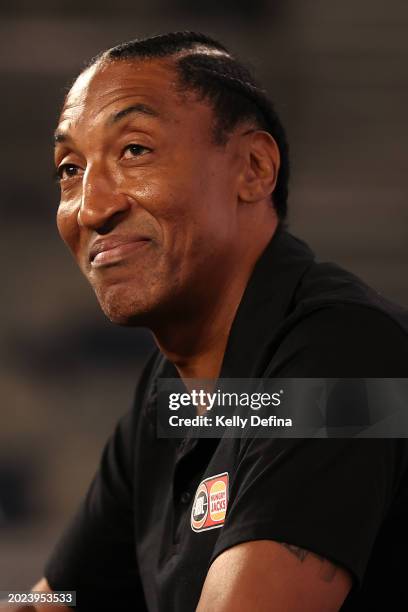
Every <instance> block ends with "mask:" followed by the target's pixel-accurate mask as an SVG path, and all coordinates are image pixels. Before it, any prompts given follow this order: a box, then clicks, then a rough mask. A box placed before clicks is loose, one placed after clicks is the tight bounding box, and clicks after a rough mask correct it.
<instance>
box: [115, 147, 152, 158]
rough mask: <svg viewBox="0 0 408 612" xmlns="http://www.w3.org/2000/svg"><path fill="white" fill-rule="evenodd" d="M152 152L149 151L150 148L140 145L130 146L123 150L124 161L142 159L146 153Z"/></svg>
mask: <svg viewBox="0 0 408 612" xmlns="http://www.w3.org/2000/svg"><path fill="white" fill-rule="evenodd" d="M150 152H151V149H149V148H148V147H144V146H143V145H140V144H130V145H127V147H125V148H124V149H123V154H122V157H123V158H124V159H132V158H134V157H140V156H141V155H145V154H146V153H150Z"/></svg>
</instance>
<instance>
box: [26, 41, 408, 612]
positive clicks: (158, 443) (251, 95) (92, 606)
mask: <svg viewBox="0 0 408 612" xmlns="http://www.w3.org/2000/svg"><path fill="white" fill-rule="evenodd" d="M55 162H56V167H57V174H58V177H59V181H60V185H61V203H60V206H59V210H58V219H57V222H58V228H59V232H60V234H61V236H62V238H63V239H64V240H65V242H66V243H67V245H68V246H69V248H70V249H71V251H72V253H73V255H74V257H75V258H76V260H77V262H78V264H79V266H80V268H81V270H82V272H83V273H84V274H85V276H86V277H87V278H88V280H89V281H90V283H91V285H92V287H93V289H94V290H95V293H96V296H97V298H98V300H99V303H100V305H101V307H102V309H103V311H104V312H105V314H106V315H107V316H108V317H109V319H110V320H111V321H113V322H114V323H118V324H120V325H143V326H146V327H148V328H150V329H151V331H152V333H153V335H154V339H155V341H156V344H157V347H158V349H157V351H156V352H155V353H154V355H153V356H152V357H151V358H150V360H149V362H148V364H147V365H146V368H145V369H144V372H143V374H142V375H141V378H140V380H139V383H138V386H137V392H136V397H135V403H134V409H133V410H132V412H131V413H129V414H128V415H126V416H125V417H124V418H123V419H122V420H121V421H120V423H119V425H118V426H117V428H116V430H115V433H114V434H113V436H112V438H111V439H110V441H109V442H108V444H107V446H106V448H105V451H104V454H103V457H102V461H101V464H100V468H99V470H98V473H97V475H96V476H95V479H94V481H93V483H92V485H91V487H90V489H89V492H88V494H87V496H86V499H85V500H84V502H83V504H82V505H81V507H80V509H79V511H78V514H77V516H76V517H75V519H74V521H73V522H72V524H71V526H70V527H69V528H68V530H67V531H66V533H65V534H64V536H63V537H62V539H61V541H60V542H59V544H58V545H57V547H56V549H55V550H54V552H53V555H52V556H51V558H50V560H49V561H48V564H47V567H46V570H45V578H44V579H43V580H42V581H40V583H39V584H38V585H37V586H36V587H35V588H37V589H40V590H41V589H42V590H54V591H56V590H76V591H77V602H78V609H79V610H99V609H107V608H109V607H110V609H112V610H149V611H152V612H153V611H160V612H162V611H163V612H166V611H178V612H179V611H181V612H184V611H190V610H194V609H198V610H199V612H204V611H214V612H232V611H234V612H240V611H244V610H245V611H247V610H257V611H260V612H263V611H266V610H268V611H269V610H274V611H283V610H284V611H285V612H289V611H290V612H295V611H300V610H301V611H304V610H310V611H334V610H339V609H342V610H366V609H369V610H374V609H382V610H383V609H392V610H393V611H395V610H405V609H407V605H408V594H407V592H406V588H405V561H404V556H403V555H402V554H401V555H400V554H399V551H398V549H401V550H404V543H405V542H406V540H407V529H406V525H405V523H406V522H405V518H404V517H405V515H406V511H407V503H408V501H407V500H406V497H407V494H408V487H407V483H406V479H407V471H406V468H407V461H408V452H407V445H406V442H405V441H404V440H403V439H401V440H395V439H371V440H357V439H303V440H302V439H286V440H285V439H278V438H276V439H259V438H257V437H255V438H248V439H244V440H242V439H241V440H237V439H224V438H222V439H221V440H208V439H207V440H206V439H199V440H197V439H194V438H187V439H186V440H184V441H182V442H181V443H179V442H178V441H177V440H171V439H158V438H157V437H156V433H155V411H156V394H157V384H158V378H159V377H173V378H177V377H179V378H180V379H181V381H186V380H187V379H189V378H196V379H200V378H201V379H203V378H206V379H217V378H218V377H221V378H226V377H229V378H237V377H246V378H249V377H257V378H262V377H264V376H268V377H338V376H341V377H351V378H352V377H360V376H365V377H405V376H406V371H407V366H406V364H407V363H408V338H407V333H406V330H405V329H404V324H403V317H404V315H403V313H401V312H400V311H399V310H398V309H397V308H396V307H393V306H392V305H390V304H388V303H387V304H386V303H385V301H383V300H381V298H380V297H379V296H378V295H377V294H375V292H373V291H371V290H370V289H369V288H368V287H366V286H365V285H364V284H363V283H362V282H361V281H359V280H358V279H356V278H355V277H354V276H353V275H351V274H348V273H347V272H345V271H343V270H341V269H340V268H338V267H336V266H334V265H330V264H318V263H316V262H315V260H314V256H313V253H312V252H311V251H310V249H308V247H307V246H306V245H305V244H304V243H302V242H300V241H298V240H297V239H295V238H293V237H292V236H291V235H290V234H288V233H287V231H286V230H285V227H284V219H285V214H286V197H287V179H288V158H287V146H286V141H285V136H284V131H283V129H282V126H281V124H280V122H279V119H278V117H277V116H276V114H275V112H274V109H273V107H272V106H271V104H270V103H269V102H268V100H267V99H266V97H265V94H264V93H263V92H262V90H261V89H259V87H258V86H257V85H256V83H255V82H254V81H253V79H252V77H251V75H250V74H249V73H248V72H247V71H246V70H245V69H244V68H243V67H242V66H241V64H240V63H239V62H238V61H237V60H236V59H235V58H234V57H233V56H232V55H231V54H230V53H229V52H228V51H227V50H226V49H225V47H223V46H222V45H220V44H219V43H217V42H215V41H213V40H211V39H210V38H208V37H206V36H203V35H201V34H200V35H198V34H194V33H188V32H187V33H173V34H168V35H163V36H159V37H156V38H152V39H147V40H144V41H133V42H130V43H126V44H124V45H120V46H119V47H116V48H114V49H111V50H108V51H106V52H104V53H103V54H101V55H100V56H98V57H97V58H96V60H94V61H93V62H92V64H91V65H90V66H89V67H88V68H87V69H86V70H85V71H84V72H83V73H82V74H81V75H80V76H79V77H78V79H77V80H76V81H75V83H74V85H73V87H72V88H71V90H70V92H69V93H68V95H67V98H66V100H65V104H64V107H63V110H62V113H61V116H60V119H59V123H58V127H57V131H56V150H55ZM214 482H216V483H217V486H219V487H221V489H222V491H223V492H224V493H223V495H224V499H225V500H226V501H227V502H228V505H227V508H226V513H225V512H224V513H223V514H222V513H221V514H222V517H221V519H220V518H219V519H217V520H218V523H217V522H216V521H213V523H206V522H205V521H204V522H203V521H202V520H201V518H202V516H204V514H203V513H205V512H207V510H206V508H207V505H208V490H209V487H212V486H213V484H214ZM218 483H221V484H218ZM221 489H220V490H221ZM200 513H201V514H200ZM37 609H38V610H40V609H41V607H37ZM47 609H49V608H47Z"/></svg>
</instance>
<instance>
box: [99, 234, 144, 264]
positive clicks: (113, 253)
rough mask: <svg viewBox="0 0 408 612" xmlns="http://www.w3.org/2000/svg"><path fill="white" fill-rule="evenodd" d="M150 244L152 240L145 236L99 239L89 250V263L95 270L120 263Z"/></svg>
mask: <svg viewBox="0 0 408 612" xmlns="http://www.w3.org/2000/svg"><path fill="white" fill-rule="evenodd" d="M149 242H150V239H149V238H147V237H145V236H115V237H113V236H112V237H110V238H104V239H99V240H96V241H95V242H94V243H93V245H92V247H91V248H90V250H89V261H90V263H91V266H92V267H93V268H99V267H102V266H107V265H111V264H114V263H118V262H120V261H122V260H123V259H125V257H126V256H127V255H129V254H131V253H133V252H134V251H136V250H138V249H140V248H141V247H143V246H146V245H147V244H148V243H149Z"/></svg>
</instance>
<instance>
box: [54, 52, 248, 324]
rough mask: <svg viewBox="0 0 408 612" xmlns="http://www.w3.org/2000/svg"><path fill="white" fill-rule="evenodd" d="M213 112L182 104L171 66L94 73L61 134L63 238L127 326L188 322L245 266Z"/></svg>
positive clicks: (72, 103) (74, 99) (229, 157)
mask: <svg viewBox="0 0 408 612" xmlns="http://www.w3.org/2000/svg"><path fill="white" fill-rule="evenodd" d="M213 126H214V118H213V112H212V109H211V107H210V105H209V104H208V103H207V102H205V101H199V100H198V99H197V98H196V96H195V95H194V94H192V93H185V94H182V93H180V90H179V86H178V83H177V75H176V72H175V69H174V68H173V64H172V62H171V61H170V60H151V61H137V60H136V61H117V62H112V63H105V64H99V65H96V66H93V67H92V68H90V69H88V70H87V71H86V72H85V73H83V74H82V75H81V76H80V77H79V78H78V80H77V81H76V83H75V84H74V86H73V87H72V89H71V91H70V92H69V94H68V97H67V100H66V103H65V105H64V108H63V111H62V114H61V117H60V120H59V125H58V129H57V136H56V139H57V143H56V151H55V162H56V166H57V168H58V172H59V176H60V180H61V202H60V205H59V208H58V214H57V224H58V229H59V232H60V234H61V236H62V238H63V239H64V241H65V242H66V243H67V245H68V246H69V248H70V249H71V251H72V253H73V255H74V256H75V258H76V260H77V262H78V264H79V266H80V268H81V270H82V272H83V273H84V274H85V276H86V277H87V278H88V280H89V281H90V283H91V285H92V287H93V288H94V290H95V292H96V295H97V297H98V300H99V302H100V304H101V307H102V309H103V310H104V312H105V313H106V315H107V316H108V317H109V318H110V319H111V320H113V321H115V322H117V323H120V324H132V323H133V324H143V325H148V324H149V323H151V322H152V321H155V318H154V317H156V318H157V317H158V316H162V315H163V313H165V314H167V315H169V314H171V315H172V316H173V317H174V316H182V313H183V312H184V313H186V312H188V310H189V309H190V310H191V309H192V308H194V307H195V308H197V307H199V305H200V303H202V301H205V300H208V299H212V297H211V295H213V297H214V293H215V292H216V291H217V287H218V288H220V287H222V285H223V283H225V282H226V279H227V278H228V274H229V273H230V271H231V269H232V267H233V262H234V259H236V257H237V252H238V251H237V244H236V243H237V231H238V230H237V219H236V215H237V172H238V171H237V168H238V161H237V155H236V151H235V150H234V147H233V145H232V144H230V143H228V144H227V145H226V146H225V147H220V146H217V145H216V144H214V140H213Z"/></svg>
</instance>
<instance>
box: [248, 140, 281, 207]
mask: <svg viewBox="0 0 408 612" xmlns="http://www.w3.org/2000/svg"><path fill="white" fill-rule="evenodd" d="M242 144H243V147H244V151H243V153H244V161H245V163H244V168H243V171H242V174H241V176H240V187H239V193H238V196H239V198H240V200H241V201H242V202H247V203H251V202H258V201H260V200H264V199H267V198H269V197H270V195H271V194H272V192H273V190H274V189H275V185H276V180H277V177H278V172H279V165H280V155H279V149H278V146H277V144H276V142H275V140H274V138H273V137H272V136H271V135H270V134H269V133H268V132H264V131H262V130H256V131H255V130H254V131H251V132H248V133H246V134H244V135H243V143H242Z"/></svg>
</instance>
